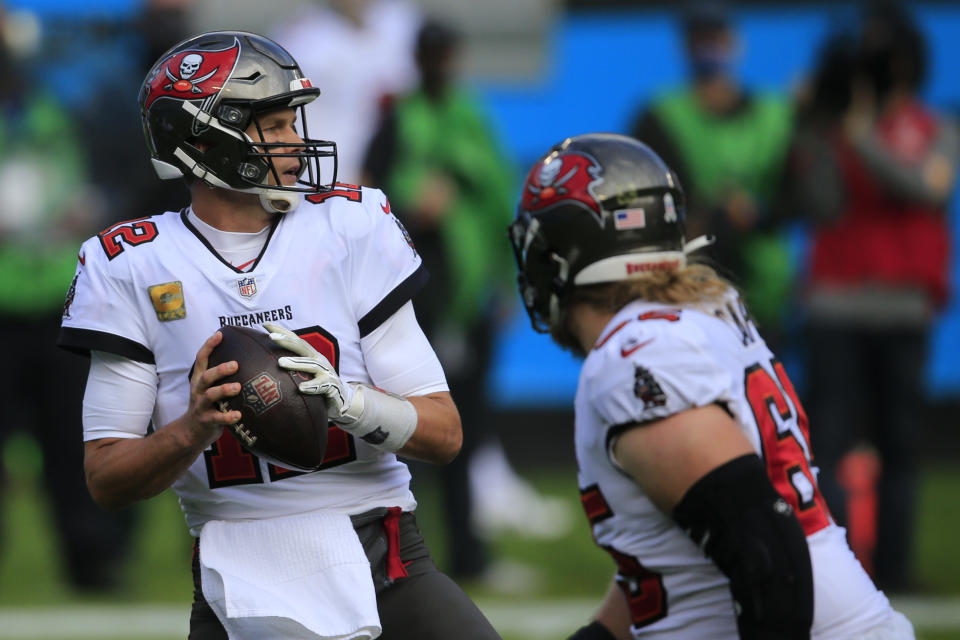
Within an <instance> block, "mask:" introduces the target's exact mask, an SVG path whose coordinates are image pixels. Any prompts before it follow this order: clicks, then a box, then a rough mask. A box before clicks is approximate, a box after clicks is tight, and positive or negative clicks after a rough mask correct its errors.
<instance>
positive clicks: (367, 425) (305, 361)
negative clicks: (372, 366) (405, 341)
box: [263, 322, 417, 452]
mask: <svg viewBox="0 0 960 640" xmlns="http://www.w3.org/2000/svg"><path fill="white" fill-rule="evenodd" d="M263 328H264V329H266V330H267V331H268V332H269V333H270V339H271V340H273V342H274V343H275V344H277V345H278V346H280V347H283V348H284V349H287V350H288V351H292V352H293V353H295V354H297V355H296V356H295V357H294V356H283V357H281V358H280V359H279V360H278V361H277V364H279V365H280V367H282V368H284V369H288V370H291V371H300V372H302V373H307V374H311V375H313V379H312V380H305V381H304V382H301V383H300V385H299V388H300V393H306V394H310V395H321V396H323V397H324V401H325V402H326V405H327V415H328V417H329V418H330V420H332V421H333V422H335V423H336V424H337V426H339V427H340V428H342V429H343V430H345V431H348V432H350V433H352V434H354V435H355V436H357V437H358V438H360V439H361V440H363V441H364V442H367V443H369V444H371V445H373V446H375V447H379V448H380V449H385V450H387V451H392V452H396V451H399V450H400V449H401V448H402V447H403V445H405V444H406V443H407V440H409V439H410V436H412V435H413V432H414V431H415V430H416V428H417V410H416V408H414V406H413V404H411V403H410V401H409V400H406V399H404V398H401V397H400V396H395V395H393V394H391V393H386V392H384V391H381V390H379V389H374V388H373V387H368V386H367V385H364V384H361V383H359V382H350V383H344V382H343V381H342V380H341V379H340V376H339V375H338V374H337V372H336V370H335V369H334V368H333V365H332V364H330V361H329V360H327V359H326V358H325V357H324V356H323V354H321V353H320V352H318V351H317V350H316V349H314V348H313V347H312V346H310V343H309V342H307V341H306V340H304V339H303V338H301V337H300V336H298V335H297V334H295V333H294V332H292V331H290V330H289V329H286V328H284V327H282V326H280V325H278V324H274V323H270V322H267V323H264V325H263Z"/></svg>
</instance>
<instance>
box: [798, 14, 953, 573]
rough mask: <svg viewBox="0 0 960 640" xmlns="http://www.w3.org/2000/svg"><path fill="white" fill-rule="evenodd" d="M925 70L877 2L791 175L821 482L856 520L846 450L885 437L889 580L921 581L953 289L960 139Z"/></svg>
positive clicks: (884, 531) (820, 76) (809, 125)
mask: <svg viewBox="0 0 960 640" xmlns="http://www.w3.org/2000/svg"><path fill="white" fill-rule="evenodd" d="M925 69H926V59H925V41H924V37H923V35H922V33H921V32H920V31H919V30H918V28H917V27H916V26H915V24H914V23H913V21H912V19H911V17H910V16H909V14H908V13H907V12H906V10H905V9H903V8H901V7H899V6H897V5H896V4H894V3H887V2H885V3H876V4H873V5H870V6H869V7H868V8H867V11H866V12H865V14H864V20H863V23H862V25H861V27H860V29H859V30H858V32H857V33H856V34H853V35H849V36H846V35H844V34H842V33H841V34H838V35H837V36H834V37H832V38H830V39H829V40H828V41H827V43H826V44H825V45H824V47H823V49H822V52H821V56H820V61H819V64H818V68H817V71H816V73H815V74H814V76H813V78H812V82H811V86H810V92H809V95H808V96H807V98H806V101H805V102H804V104H803V106H802V109H801V110H800V119H799V127H798V132H797V134H796V139H795V142H794V144H793V148H792V151H791V154H790V163H789V172H788V176H789V181H788V189H789V194H788V198H787V199H788V201H790V202H792V203H793V204H794V206H796V207H797V211H798V212H799V213H800V214H803V215H805V216H806V217H807V219H808V220H809V221H810V222H811V223H812V224H813V226H814V228H813V237H812V246H811V254H810V273H809V282H808V288H807V290H806V292H805V298H804V300H805V303H806V314H807V319H808V323H809V326H808V328H809V343H808V352H807V353H808V358H809V363H808V366H809V370H808V378H809V401H808V403H807V406H808V410H809V415H810V425H811V435H812V438H813V448H814V450H815V451H816V452H817V459H816V462H817V463H818V464H819V466H820V469H821V473H820V486H821V488H822V490H823V494H824V497H825V498H826V500H827V503H828V504H829V506H830V509H831V511H832V512H833V514H834V516H835V518H836V519H837V520H838V521H839V522H840V523H847V504H848V503H847V501H846V489H847V488H849V487H844V486H841V484H840V483H839V482H838V474H839V472H840V461H841V459H842V458H843V457H844V455H845V454H847V453H848V452H849V451H851V449H852V448H854V447H855V446H857V445H858V444H859V442H860V440H861V439H866V440H867V441H868V442H870V443H871V444H872V445H874V446H875V447H876V450H877V451H878V453H879V456H880V461H881V471H880V473H881V476H880V481H879V506H878V515H877V523H876V534H877V541H876V552H875V555H874V557H873V558H865V559H864V564H865V565H866V566H868V567H869V566H870V565H871V564H872V565H873V567H874V571H875V575H874V577H875V579H876V581H877V583H878V585H879V586H881V587H882V588H883V589H884V590H886V591H899V590H903V589H906V588H910V587H911V584H912V583H911V580H912V576H911V575H910V571H909V568H910V566H911V565H910V551H911V543H912V531H913V524H914V507H915V491H916V479H915V476H916V460H915V452H916V443H917V435H918V433H919V432H920V428H921V427H922V425H921V424H918V418H920V417H921V416H922V413H923V408H924V405H925V396H924V381H925V363H926V361H927V347H928V336H929V331H930V327H931V323H932V321H933V319H934V315H935V313H936V311H937V310H938V309H939V308H941V306H942V305H943V303H944V301H945V300H946V298H947V296H948V282H947V278H948V275H947V274H948V259H949V252H950V247H949V246H948V244H949V237H950V234H949V231H948V228H947V225H946V220H945V210H946V207H947V203H948V200H949V199H950V197H951V194H952V191H953V182H954V175H955V172H956V167H957V153H958V138H957V132H956V130H955V128H954V126H953V124H952V123H950V122H948V121H947V120H945V119H944V118H942V117H941V116H939V115H938V114H936V113H934V112H933V111H932V110H931V108H930V107H929V106H927V105H925V104H924V103H923V102H922V100H921V99H920V97H919V93H918V92H919V89H920V87H921V86H922V84H923V80H924V74H925Z"/></svg>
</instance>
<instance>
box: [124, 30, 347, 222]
mask: <svg viewBox="0 0 960 640" xmlns="http://www.w3.org/2000/svg"><path fill="white" fill-rule="evenodd" d="M318 95H320V89H318V88H316V87H314V86H313V85H312V84H311V82H310V80H309V79H307V78H305V77H304V75H303V73H302V72H301V70H300V67H299V66H298V65H297V63H296V61H295V60H294V59H293V58H292V57H291V56H290V54H289V53H287V51H286V50H284V49H283V47H281V46H280V45H278V44H277V43H276V42H273V41H272V40H270V39H268V38H265V37H263V36H259V35H256V34H253V33H247V32H243V31H213V32H209V33H203V34H200V35H198V36H193V37H191V38H188V39H186V40H184V41H183V42H180V43H179V44H177V45H175V46H174V47H173V48H171V49H170V50H169V51H167V52H166V53H165V54H163V55H162V56H161V57H160V59H159V60H158V61H157V63H156V64H154V65H153V68H152V69H150V72H149V73H148V74H147V77H146V79H145V80H144V81H143V85H142V86H141V88H140V96H139V103H140V114H141V117H142V119H143V132H144V135H145V137H146V141H147V147H148V148H149V150H150V156H151V160H152V162H153V166H154V169H155V170H156V172H157V175H158V176H159V177H160V178H161V179H165V180H166V179H172V178H179V177H182V176H194V177H196V178H197V179H200V180H203V181H204V182H206V183H207V184H209V185H211V186H214V187H220V188H223V189H231V190H234V191H242V192H248V193H256V194H259V195H260V203H261V205H263V207H264V209H266V210H267V211H271V212H277V213H282V212H286V211H292V210H293V209H294V208H296V206H297V205H298V204H299V202H300V198H301V197H302V196H301V193H317V192H323V191H327V190H330V189H331V188H332V187H333V184H334V183H335V182H336V166H337V148H336V144H334V143H333V142H330V141H325V140H311V139H309V138H308V133H307V122H306V113H305V111H304V105H306V104H307V103H309V102H311V101H313V100H314V99H316V97H317V96H318ZM280 108H296V109H298V111H299V113H298V117H299V121H300V123H301V131H300V133H301V138H302V139H303V142H301V143H299V144H291V143H289V142H272V143H264V142H255V141H254V140H253V139H252V138H251V137H250V136H249V135H247V134H246V133H245V130H246V129H247V127H248V126H249V125H250V124H251V123H254V124H255V126H256V130H257V132H258V133H260V134H261V136H260V137H261V139H262V133H263V132H262V131H261V129H260V124H259V121H258V115H259V114H262V113H264V112H267V111H271V110H274V109H280ZM279 150H282V152H280V151H279ZM274 151H277V152H276V153H274ZM278 157H295V158H298V159H299V161H300V170H299V173H298V179H297V182H296V184H294V185H290V186H286V185H283V184H281V182H280V175H278V172H277V169H276V167H275V166H274V162H273V159H274V158H278ZM321 162H323V163H325V164H327V165H332V170H330V171H328V172H327V175H328V176H329V182H328V183H326V184H321V183H320V175H321V171H320V169H321ZM271 176H272V177H273V182H274V184H270V183H269V180H270V177H271Z"/></svg>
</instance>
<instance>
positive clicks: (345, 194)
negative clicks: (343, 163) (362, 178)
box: [307, 182, 363, 204]
mask: <svg viewBox="0 0 960 640" xmlns="http://www.w3.org/2000/svg"><path fill="white" fill-rule="evenodd" d="M334 187H335V188H334V189H331V190H330V191H324V192H322V193H311V194H310V195H309V196H307V200H309V201H310V202H312V203H313V204H320V203H321V202H323V201H324V200H326V199H327V198H336V197H339V198H346V199H347V200H352V201H353V202H360V199H361V198H362V196H363V192H362V191H361V190H360V187H359V186H357V185H355V184H347V183H345V182H338V183H336V184H335V185H334Z"/></svg>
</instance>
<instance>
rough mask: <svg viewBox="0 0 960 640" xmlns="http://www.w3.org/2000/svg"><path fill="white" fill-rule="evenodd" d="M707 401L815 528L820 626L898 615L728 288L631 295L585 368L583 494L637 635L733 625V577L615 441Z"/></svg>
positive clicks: (851, 626)
mask: <svg viewBox="0 0 960 640" xmlns="http://www.w3.org/2000/svg"><path fill="white" fill-rule="evenodd" d="M711 403H717V404H719V405H721V406H723V407H724V408H725V409H726V410H727V411H728V412H729V413H730V414H731V415H732V416H733V418H734V419H735V420H736V421H737V423H738V424H739V425H740V427H741V428H742V429H743V432H744V434H746V436H747V438H748V439H749V440H750V442H752V443H753V446H754V448H755V449H756V451H757V454H758V455H760V457H761V458H763V460H764V462H765V463H766V466H767V471H768V475H769V477H770V480H771V482H772V484H773V486H774V487H775V488H776V489H777V491H778V492H779V493H780V494H781V495H782V496H783V498H784V499H785V500H787V502H789V503H790V505H791V506H792V507H793V508H794V510H795V512H796V514H797V517H798V519H799V520H800V523H801V525H802V526H803V529H804V531H805V532H806V534H807V542H808V544H809V547H810V556H811V561H812V566H813V579H814V624H813V629H812V637H814V638H850V637H854V636H856V632H858V631H862V630H864V629H868V628H871V627H873V626H875V625H877V624H883V623H884V621H885V619H886V618H887V617H888V616H892V615H896V614H895V612H893V610H892V609H891V608H890V604H889V602H888V601H887V598H886V597H885V596H884V595H883V593H881V592H880V591H878V590H877V589H876V588H875V587H874V586H873V583H872V582H871V581H870V578H869V576H867V574H866V572H865V571H864V570H863V568H862V567H861V566H860V563H859V562H858V561H857V560H856V558H855V557H854V555H853V553H852V552H851V551H850V549H849V547H848V546H847V542H846V538H845V532H844V530H843V529H842V528H841V527H839V526H837V525H836V524H835V523H834V522H833V520H832V519H831V516H830V513H829V511H828V509H827V506H826V503H825V502H824V500H823V497H822V496H821V495H820V491H819V489H818V488H817V483H816V470H815V468H813V467H812V466H811V465H812V462H811V455H810V445H809V443H810V438H809V432H808V429H807V418H806V415H805V414H804V411H803V408H802V407H801V405H800V402H799V401H798V400H797V396H796V393H795V391H794V389H793V385H792V384H791V383H790V380H789V379H788V378H787V374H786V372H785V371H784V368H783V365H782V364H781V363H780V362H779V361H777V359H776V358H775V356H774V355H773V353H771V351H770V350H769V349H768V348H767V345H766V344H765V343H764V341H763V339H762V338H761V337H760V336H759V335H758V334H757V331H756V328H755V327H754V326H753V324H752V322H750V320H749V318H748V317H747V314H746V312H745V309H744V308H743V305H742V303H741V302H740V300H739V298H738V297H737V296H736V294H734V293H733V292H731V293H730V294H729V295H728V296H727V298H726V299H725V301H724V302H723V304H719V305H715V306H711V307H701V308H693V307H684V308H679V307H671V306H669V305H664V304H653V303H648V302H644V301H634V302H632V303H631V304H629V305H627V306H626V307H624V308H623V309H621V310H620V311H619V312H618V313H617V314H616V316H615V317H614V318H613V320H612V321H611V322H610V323H609V324H608V325H607V327H606V329H605V331H604V332H603V334H602V335H601V338H600V340H599V341H598V343H597V345H596V346H595V348H594V349H593V350H592V351H591V352H590V354H589V355H588V356H587V358H586V361H585V362H584V365H583V370H582V372H581V375H580V382H579V386H578V389H577V397H576V454H577V463H578V467H579V485H580V493H581V499H582V502H583V506H584V509H585V510H586V512H587V517H588V519H589V520H590V523H591V525H592V530H593V536H594V539H595V540H596V542H597V544H598V545H599V546H601V547H602V548H604V549H605V550H607V551H608V552H609V553H610V554H611V555H612V556H613V558H614V560H615V562H616V563H617V567H618V575H617V580H618V583H619V584H620V586H621V588H623V589H624V593H625V595H626V597H627V600H628V602H629V605H630V611H631V616H632V619H633V627H632V631H633V634H634V637H636V638H736V637H738V635H737V628H736V621H735V619H734V612H733V602H732V598H731V595H730V589H729V586H728V581H727V578H726V576H724V574H723V573H722V572H720V570H719V569H717V567H716V566H715V565H714V564H713V562H712V561H711V560H710V559H709V558H708V557H706V555H705V554H704V553H703V552H702V551H701V550H700V549H699V548H698V547H697V546H696V545H695V544H694V543H693V541H692V540H691V539H690V538H689V537H688V536H687V535H686V534H685V533H684V532H683V531H682V530H681V529H680V528H679V527H678V526H677V525H676V524H675V522H674V521H673V519H672V518H671V517H670V516H669V515H667V514H664V513H663V512H661V511H660V510H659V509H657V507H655V506H654V505H653V503H652V502H651V501H650V499H649V498H648V497H647V496H646V495H645V494H644V493H643V491H641V489H640V487H639V486H638V485H637V483H636V482H634V481H633V479H632V478H630V477H629V476H628V475H627V474H626V473H624V472H623V470H622V469H620V468H619V467H618V466H617V465H616V464H615V463H614V462H613V461H612V454H611V449H612V445H613V443H614V441H615V438H616V436H617V434H619V433H621V432H622V431H623V430H624V429H627V428H631V427H633V426H634V425H638V424H640V425H642V424H643V423H645V422H652V421H655V420H659V419H662V418H664V417H666V416H669V415H672V414H674V413H677V412H680V411H683V410H685V409H690V408H693V407H702V406H705V405H709V404H711ZM640 428H642V427H640Z"/></svg>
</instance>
